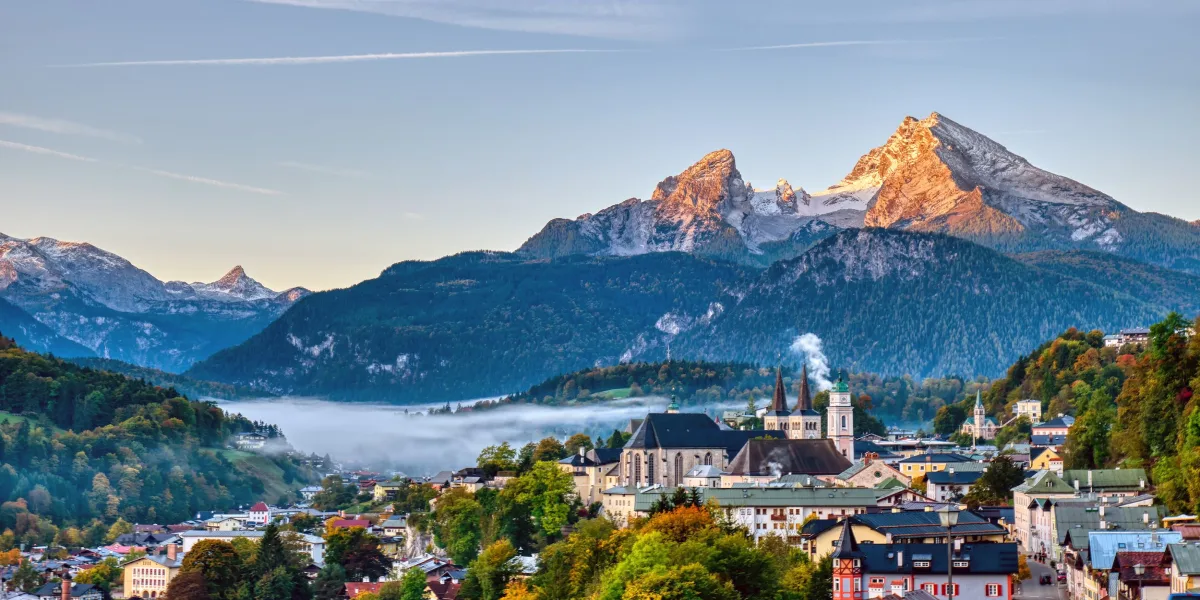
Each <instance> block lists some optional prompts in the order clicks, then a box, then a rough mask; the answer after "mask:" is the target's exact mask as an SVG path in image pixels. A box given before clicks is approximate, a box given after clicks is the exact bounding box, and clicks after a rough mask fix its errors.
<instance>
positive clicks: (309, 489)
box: [300, 485, 323, 502]
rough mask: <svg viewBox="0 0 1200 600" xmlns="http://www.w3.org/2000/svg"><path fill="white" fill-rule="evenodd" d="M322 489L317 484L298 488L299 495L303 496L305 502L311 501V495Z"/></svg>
mask: <svg viewBox="0 0 1200 600" xmlns="http://www.w3.org/2000/svg"><path fill="white" fill-rule="evenodd" d="M322 489H323V488H322V487H321V486H319V485H306V486H304V487H302V488H300V497H301V498H304V501H305V502H312V499H313V497H314V496H316V495H317V494H320V493H321V490H322Z"/></svg>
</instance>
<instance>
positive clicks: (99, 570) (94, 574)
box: [75, 556, 122, 594]
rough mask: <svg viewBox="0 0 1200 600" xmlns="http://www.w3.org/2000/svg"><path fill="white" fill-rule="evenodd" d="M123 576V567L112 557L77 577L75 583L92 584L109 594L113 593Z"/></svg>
mask: <svg viewBox="0 0 1200 600" xmlns="http://www.w3.org/2000/svg"><path fill="white" fill-rule="evenodd" d="M121 576H122V570H121V565H120V564H119V563H117V559H115V558H113V557H111V556H110V557H108V558H106V559H104V560H102V561H100V562H99V563H96V565H94V566H93V567H92V568H90V569H88V570H86V571H83V572H81V573H79V574H78V575H76V576H75V583H90V584H92V585H94V586H96V587H98V588H100V589H101V590H103V591H104V593H105V594H108V593H109V592H111V591H112V588H113V585H115V584H116V583H117V582H118V581H121Z"/></svg>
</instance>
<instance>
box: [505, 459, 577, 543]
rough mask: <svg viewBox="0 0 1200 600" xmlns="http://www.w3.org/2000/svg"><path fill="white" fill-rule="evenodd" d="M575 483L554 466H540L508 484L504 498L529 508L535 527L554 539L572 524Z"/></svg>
mask: <svg viewBox="0 0 1200 600" xmlns="http://www.w3.org/2000/svg"><path fill="white" fill-rule="evenodd" d="M574 492H575V482H574V480H573V479H572V477H571V474H570V473H567V472H565V471H563V470H562V469H559V468H558V465H555V464H554V463H550V462H539V463H537V464H535V465H534V466H533V468H532V469H530V471H529V472H528V473H525V474H524V475H521V476H520V477H517V478H515V479H513V480H512V481H510V482H508V485H506V486H505V487H504V490H503V492H501V496H504V497H508V498H511V499H513V500H514V501H515V502H516V504H518V505H520V506H522V507H526V508H527V509H528V513H529V516H530V518H531V519H532V521H533V524H534V525H535V526H536V527H537V528H538V529H539V530H540V531H541V532H542V533H543V534H544V535H547V536H550V537H553V536H557V535H559V534H560V531H561V529H562V528H563V527H564V526H565V525H567V524H568V522H569V520H570V515H571V506H572V503H573V502H574V501H576V498H575V497H574Z"/></svg>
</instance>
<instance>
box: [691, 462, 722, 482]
mask: <svg viewBox="0 0 1200 600" xmlns="http://www.w3.org/2000/svg"><path fill="white" fill-rule="evenodd" d="M720 476H721V469H718V468H717V467H716V466H715V465H696V466H695V467H692V470H691V471H688V472H687V474H686V475H684V477H701V478H709V479H711V478H713V477H720Z"/></svg>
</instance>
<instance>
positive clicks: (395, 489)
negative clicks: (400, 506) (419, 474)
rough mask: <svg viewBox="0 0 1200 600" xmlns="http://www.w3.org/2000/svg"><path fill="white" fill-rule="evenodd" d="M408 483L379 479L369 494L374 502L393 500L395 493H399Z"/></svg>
mask: <svg viewBox="0 0 1200 600" xmlns="http://www.w3.org/2000/svg"><path fill="white" fill-rule="evenodd" d="M407 486H408V484H407V483H404V482H402V481H381V482H379V483H376V484H375V489H373V490H371V495H372V497H374V499H375V501H376V502H385V501H389V500H395V499H396V494H398V493H400V490H403V489H404V488H405V487H407Z"/></svg>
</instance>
